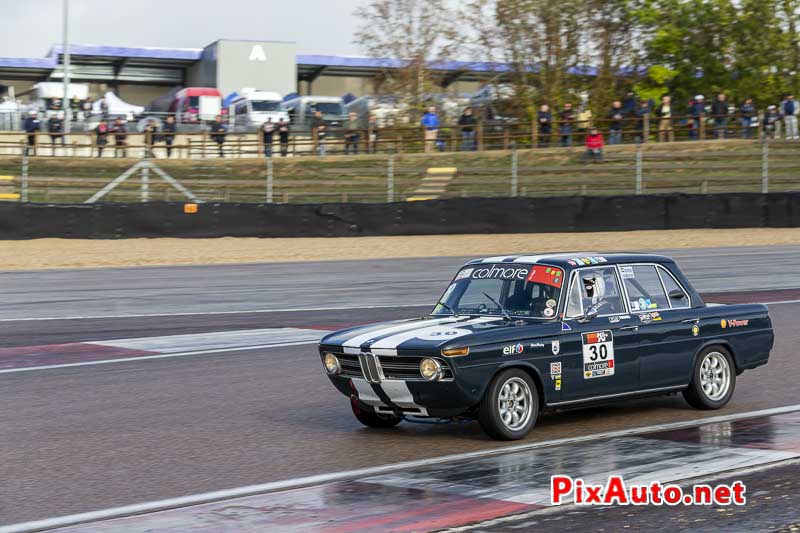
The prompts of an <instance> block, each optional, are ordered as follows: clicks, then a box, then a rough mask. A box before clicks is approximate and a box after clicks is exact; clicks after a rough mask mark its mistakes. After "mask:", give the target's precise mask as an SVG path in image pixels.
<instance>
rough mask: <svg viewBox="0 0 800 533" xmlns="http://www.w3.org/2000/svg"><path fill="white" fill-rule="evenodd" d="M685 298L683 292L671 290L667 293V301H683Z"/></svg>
mask: <svg viewBox="0 0 800 533" xmlns="http://www.w3.org/2000/svg"><path fill="white" fill-rule="evenodd" d="M685 297H686V295H685V294H683V291H682V290H680V289H673V290H671V291H669V299H670V300H683V299H684V298H685Z"/></svg>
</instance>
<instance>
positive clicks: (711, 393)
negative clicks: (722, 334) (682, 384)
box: [683, 346, 736, 410]
mask: <svg viewBox="0 0 800 533" xmlns="http://www.w3.org/2000/svg"><path fill="white" fill-rule="evenodd" d="M735 387H736V366H735V365H734V364H733V358H732V357H731V354H730V353H729V352H728V350H726V349H725V348H723V347H721V346H711V347H709V348H706V349H705V350H703V351H702V352H700V355H698V357H697V361H696V362H695V366H694V374H693V376H692V382H691V383H690V384H689V387H688V388H687V389H686V390H684V391H683V397H684V398H685V399H686V401H687V402H688V403H689V405H691V406H692V407H694V408H696V409H705V410H709V409H719V408H720V407H723V406H724V405H725V404H726V403H728V402H729V401H730V399H731V396H733V389H734V388H735Z"/></svg>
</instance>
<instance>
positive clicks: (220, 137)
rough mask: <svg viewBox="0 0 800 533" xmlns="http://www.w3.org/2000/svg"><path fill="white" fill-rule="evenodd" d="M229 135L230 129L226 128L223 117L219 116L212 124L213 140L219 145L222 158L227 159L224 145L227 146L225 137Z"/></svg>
mask: <svg viewBox="0 0 800 533" xmlns="http://www.w3.org/2000/svg"><path fill="white" fill-rule="evenodd" d="M227 133H228V128H226V127H225V124H223V122H222V115H217V116H216V118H215V119H214V122H212V123H211V140H212V141H214V142H215V143H217V148H218V149H219V156H220V157H225V150H224V148H223V145H224V144H225V135H227Z"/></svg>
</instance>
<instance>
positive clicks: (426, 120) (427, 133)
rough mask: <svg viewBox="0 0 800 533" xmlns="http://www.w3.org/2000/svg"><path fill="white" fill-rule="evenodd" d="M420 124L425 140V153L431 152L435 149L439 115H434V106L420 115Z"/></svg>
mask: <svg viewBox="0 0 800 533" xmlns="http://www.w3.org/2000/svg"><path fill="white" fill-rule="evenodd" d="M420 124H422V128H423V134H424V139H425V153H430V152H433V151H434V149H435V148H436V138H437V137H438V136H439V115H437V114H436V106H430V107H429V108H428V110H427V111H426V112H425V114H424V115H422V120H421V121H420Z"/></svg>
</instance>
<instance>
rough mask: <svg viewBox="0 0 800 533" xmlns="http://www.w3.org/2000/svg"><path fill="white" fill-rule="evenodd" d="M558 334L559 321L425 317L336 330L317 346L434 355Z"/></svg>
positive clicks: (386, 352)
mask: <svg viewBox="0 0 800 533" xmlns="http://www.w3.org/2000/svg"><path fill="white" fill-rule="evenodd" d="M560 332H561V325H560V322H554V321H547V322H533V321H513V322H509V321H508V320H505V319H504V318H503V317H496V316H485V317H467V316H459V317H452V316H448V317H443V318H433V317H425V318H416V319H411V320H400V321H394V322H383V323H380V324H370V325H368V326H358V327H354V328H349V329H344V330H341V331H336V332H334V333H331V334H329V335H326V336H325V337H323V339H322V340H321V341H320V345H322V346H325V347H328V348H330V349H339V348H341V351H343V352H345V353H354V354H357V353H361V352H372V353H374V354H376V355H397V354H398V353H401V354H402V353H417V352H424V353H438V352H439V351H440V350H441V349H442V348H460V347H464V346H477V345H481V344H489V343H495V342H510V341H516V340H518V339H521V338H524V339H529V338H533V337H537V336H548V335H555V334H559V333H560Z"/></svg>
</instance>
